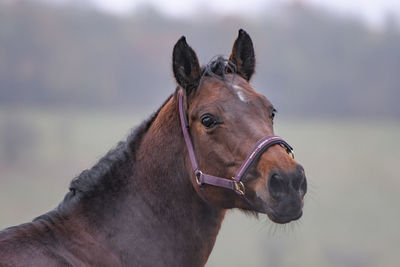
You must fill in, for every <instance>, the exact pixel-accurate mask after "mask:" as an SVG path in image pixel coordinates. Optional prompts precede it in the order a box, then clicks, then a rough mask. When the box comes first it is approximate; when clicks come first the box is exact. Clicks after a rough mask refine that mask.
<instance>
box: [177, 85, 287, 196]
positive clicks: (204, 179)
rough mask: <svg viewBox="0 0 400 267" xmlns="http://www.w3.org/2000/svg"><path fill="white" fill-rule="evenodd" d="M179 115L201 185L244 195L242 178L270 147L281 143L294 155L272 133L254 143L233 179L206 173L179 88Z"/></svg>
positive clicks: (283, 145)
mask: <svg viewBox="0 0 400 267" xmlns="http://www.w3.org/2000/svg"><path fill="white" fill-rule="evenodd" d="M178 94H179V95H178V97H179V117H180V121H181V128H182V133H183V137H184V139H185V143H186V147H187V150H188V153H189V158H190V161H191V163H192V168H193V171H194V174H195V177H196V182H197V184H198V185H199V187H201V186H202V185H203V184H209V185H213V186H219V187H223V188H228V189H231V190H234V191H235V192H236V193H237V194H239V195H242V196H244V194H245V186H244V184H243V182H242V179H243V178H244V177H245V176H246V174H247V172H248V171H249V169H250V168H251V166H252V165H253V163H254V162H255V161H256V160H258V158H259V157H260V156H261V154H262V153H264V152H265V151H266V150H267V149H268V148H269V147H271V146H273V145H276V144H279V145H281V146H282V147H284V148H285V149H286V151H287V152H288V153H289V154H291V155H292V157H293V148H292V147H291V146H290V145H289V144H288V143H287V142H286V141H285V140H283V139H282V138H280V137H279V136H275V135H270V136H266V137H263V138H261V139H260V140H258V142H257V143H256V144H255V145H254V147H253V148H252V150H250V152H249V154H248V155H247V157H246V159H245V160H244V162H243V163H242V165H241V166H240V167H239V169H238V170H237V172H236V175H235V176H234V177H232V179H227V178H222V177H217V176H213V175H209V174H205V173H203V172H202V171H200V169H199V165H198V163H197V160H196V156H195V154H194V148H193V144H192V140H191V138H190V134H189V123H188V120H187V115H186V111H185V109H184V106H183V92H182V90H179V92H178Z"/></svg>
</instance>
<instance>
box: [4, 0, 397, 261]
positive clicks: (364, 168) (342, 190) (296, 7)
mask: <svg viewBox="0 0 400 267" xmlns="http://www.w3.org/2000/svg"><path fill="white" fill-rule="evenodd" d="M239 28H243V29H245V30H246V31H247V32H248V33H249V34H250V35H251V37H252V39H253V42H254V46H255V51H256V59H257V69H256V71H257V73H256V75H255V76H254V78H253V80H252V84H253V86H254V88H255V89H256V90H258V91H259V92H261V93H263V94H265V95H266V96H267V97H268V98H269V99H270V100H271V101H272V103H274V105H275V106H276V107H277V109H278V115H277V118H276V120H275V132H276V134H278V135H280V136H282V137H284V138H285V139H286V140H288V142H289V143H290V144H292V145H293V146H294V147H295V150H296V158H297V160H298V161H299V162H300V163H302V164H303V166H304V167H305V170H306V173H307V177H308V181H309V183H310V186H309V187H310V189H309V193H308V195H307V196H306V203H305V208H304V216H303V218H302V219H301V220H300V221H298V222H295V223H292V224H290V225H285V226H277V225H274V224H273V223H271V222H269V220H268V219H267V218H266V217H265V216H260V219H259V220H256V219H255V218H249V217H246V216H245V215H243V214H242V213H241V212H240V211H230V212H229V213H228V215H227V217H226V219H225V221H224V223H223V227H222V230H221V232H220V234H219V235H218V238H217V242H216V246H215V248H214V250H213V252H212V254H211V256H210V259H209V262H208V263H207V266H210V267H211V266H243V265H244V264H245V265H246V266H275V267H280V266H283V267H286V266H296V267H298V266H328V267H329V266H355V267H357V266H363V267H368V266H397V265H398V262H399V260H400V257H399V253H398V251H399V249H400V245H399V244H400V230H399V226H398V222H399V221H400V209H399V204H400V179H399V169H398V167H399V164H400V156H399V150H400V105H399V104H398V101H399V100H400V2H399V1H395V0H393V1H390V0H387V1H386V0H382V1H361V0H357V1H345V0H335V1H334V0H330V1H317V0H307V1H306V0H304V1H272V0H270V1H261V0H247V1H234V0H231V1H211V0H208V1H200V0H197V1H178V0H174V1H161V0H151V1H144V0H136V1H134V0H132V1H128V0H126V1H124V0H115V1H111V0H110V1H107V0H52V1H51V0H47V1H45V0H42V1H39V0H37V1H34V0H31V1H28V0H25V1H18V0H0V228H5V227H7V226H10V225H15V224H20V223H23V222H27V221H30V220H32V219H33V218H34V217H35V216H37V215H40V214H42V213H44V212H46V211H49V210H50V209H52V208H54V207H55V206H56V205H57V204H58V203H59V202H60V201H61V200H62V198H63V196H64V194H65V193H66V192H67V190H68V185H69V182H70V180H71V179H72V178H74V177H75V176H76V175H78V174H79V173H80V172H81V171H82V170H83V169H86V168H89V167H91V166H92V165H93V164H95V163H96V161H97V160H98V159H99V158H100V157H101V156H102V155H104V154H105V153H106V152H107V151H108V149H110V148H111V147H113V146H114V145H115V144H116V143H117V142H118V141H119V140H121V139H124V138H125V137H126V136H127V134H128V133H129V132H130V129H131V128H132V127H134V126H135V125H137V124H139V123H140V122H141V121H142V120H143V119H145V118H146V117H147V116H149V115H150V114H151V113H152V112H153V111H155V110H157V109H158V107H159V106H160V105H161V104H162V103H163V101H164V100H165V99H166V98H167V97H168V96H169V95H170V94H171V93H172V92H173V91H174V89H175V82H174V79H173V76H172V70H171V54H172V48H173V45H174V44H175V42H176V41H177V40H178V39H179V37H180V36H181V35H185V36H186V37H187V40H188V43H189V44H190V45H191V46H192V47H193V48H194V49H195V50H196V52H197V53H198V56H199V59H200V61H201V62H202V63H203V64H205V63H207V62H208V61H209V60H210V59H211V58H212V57H214V56H215V55H225V56H229V54H230V50H231V47H232V45H233V42H234V40H235V38H236V37H237V31H238V29H239Z"/></svg>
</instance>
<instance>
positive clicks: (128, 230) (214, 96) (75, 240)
mask: <svg viewBox="0 0 400 267" xmlns="http://www.w3.org/2000/svg"><path fill="white" fill-rule="evenodd" d="M172 67H173V73H174V76H175V79H176V81H177V84H178V87H177V89H176V91H175V92H174V93H173V94H172V95H171V96H170V97H169V98H168V99H167V100H166V101H165V103H164V104H163V105H162V106H161V107H160V108H159V110H158V111H157V112H155V113H154V114H153V115H152V116H151V117H150V118H149V119H148V120H146V121H144V122H143V123H142V124H141V125H140V126H139V127H138V128H136V130H135V131H134V132H133V133H132V134H131V135H130V136H129V137H128V138H127V140H126V141H124V142H120V143H119V144H118V145H117V146H116V148H114V149H113V150H111V151H110V152H108V153H107V154H106V155H105V156H104V157H103V158H102V159H101V160H100V161H99V162H98V163H97V164H96V165H95V166H94V167H92V168H91V169H89V170H85V171H83V172H82V173H81V174H80V175H79V176H78V177H76V178H75V179H73V180H72V182H71V184H70V188H69V192H68V193H67V194H66V195H65V198H64V200H63V201H62V202H61V203H60V204H59V206H58V207H57V208H55V209H54V210H52V211H50V212H48V213H46V214H44V215H42V216H40V217H38V218H36V219H34V220H33V221H32V222H29V223H25V224H21V225H19V226H14V227H10V228H7V229H5V230H3V231H1V232H0V265H1V266H204V265H205V264H206V262H207V259H208V257H209V255H210V253H211V250H212V248H213V246H214V243H215V240H216V236H217V234H218V231H219V229H220V227H221V222H222V220H223V219H224V215H225V213H226V211H227V209H232V208H239V209H241V210H243V211H247V212H248V213H251V214H254V215H256V214H258V213H264V214H267V215H268V217H269V218H270V219H271V220H272V221H273V222H276V223H282V224H283V223H288V222H290V221H293V220H296V219H298V218H300V217H301V216H302V208H303V203H304V202H303V199H304V195H305V193H306V191H307V182H306V177H305V174H304V169H303V168H302V167H301V166H300V165H299V164H298V163H297V162H296V161H295V160H294V158H293V157H291V150H292V149H291V147H290V145H289V144H288V143H286V142H285V141H284V140H283V139H281V138H280V137H277V136H274V132H273V119H274V114H275V108H274V107H273V105H272V104H271V103H270V101H269V100H268V99H267V98H266V97H264V96H263V95H261V94H259V93H257V92H256V91H255V90H254V89H253V88H252V87H251V86H250V84H249V80H250V78H251V77H252V75H253V73H254V68H255V56H254V48H253V43H252V41H251V39H250V36H249V35H248V34H247V33H246V32H245V31H244V30H239V35H238V37H237V39H236V41H235V42H234V45H233V49H232V53H231V55H230V57H229V59H224V58H223V57H218V58H215V59H214V60H212V61H211V62H210V63H209V64H207V65H206V66H204V67H200V65H199V62H198V59H197V56H196V54H195V52H194V50H193V49H192V48H191V47H190V46H189V45H188V44H187V43H186V39H185V37H184V36H182V37H181V38H180V39H179V41H178V42H177V43H176V44H175V46H174V49H173V62H172Z"/></svg>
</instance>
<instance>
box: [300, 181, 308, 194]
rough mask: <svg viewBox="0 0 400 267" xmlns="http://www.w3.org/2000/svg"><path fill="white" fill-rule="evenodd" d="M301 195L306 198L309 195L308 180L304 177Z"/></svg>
mask: <svg viewBox="0 0 400 267" xmlns="http://www.w3.org/2000/svg"><path fill="white" fill-rule="evenodd" d="M300 193H301V194H302V196H304V195H305V194H306V193H307V179H306V178H305V177H304V178H303V181H302V183H301V184H300Z"/></svg>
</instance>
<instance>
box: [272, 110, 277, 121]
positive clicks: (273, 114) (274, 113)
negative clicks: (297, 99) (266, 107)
mask: <svg viewBox="0 0 400 267" xmlns="http://www.w3.org/2000/svg"><path fill="white" fill-rule="evenodd" d="M276 112H277V110H276V109H272V110H271V119H274V118H275V115H276Z"/></svg>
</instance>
